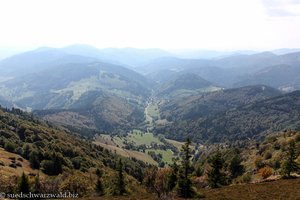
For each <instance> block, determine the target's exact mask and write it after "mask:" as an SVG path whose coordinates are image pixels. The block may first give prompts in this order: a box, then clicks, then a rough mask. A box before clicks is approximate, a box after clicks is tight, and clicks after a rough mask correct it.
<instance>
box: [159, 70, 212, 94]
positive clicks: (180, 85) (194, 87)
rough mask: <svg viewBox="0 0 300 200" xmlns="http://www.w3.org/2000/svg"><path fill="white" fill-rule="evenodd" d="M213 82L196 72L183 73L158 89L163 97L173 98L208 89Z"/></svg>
mask: <svg viewBox="0 0 300 200" xmlns="http://www.w3.org/2000/svg"><path fill="white" fill-rule="evenodd" d="M209 87H213V84H212V83H211V82H209V81H207V80H205V79H203V78H201V77H200V76H198V75H196V74H191V73H188V74H182V75H179V76H178V77H176V78H175V79H174V80H172V81H169V82H168V83H165V84H163V85H162V86H161V87H160V88H159V89H158V91H157V95H158V96H161V97H163V96H164V97H169V98H173V97H174V96H185V95H188V94H190V93H191V94H195V93H197V92H201V91H206V90H208V89H209Z"/></svg>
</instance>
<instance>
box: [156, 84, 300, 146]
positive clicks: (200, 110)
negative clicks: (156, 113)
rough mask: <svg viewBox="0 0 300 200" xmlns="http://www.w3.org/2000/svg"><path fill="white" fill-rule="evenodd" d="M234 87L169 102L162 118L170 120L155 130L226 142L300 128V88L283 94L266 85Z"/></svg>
mask: <svg viewBox="0 0 300 200" xmlns="http://www.w3.org/2000/svg"><path fill="white" fill-rule="evenodd" d="M232 90H233V91H232ZM232 90H224V91H222V92H215V93H212V94H208V95H203V97H197V96H195V97H194V99H193V98H191V97H189V98H187V99H185V100H178V101H177V103H174V102H168V103H166V104H165V105H163V106H162V108H161V118H166V119H167V120H168V121H169V122H170V123H167V124H166V125H164V126H160V127H157V128H156V132H157V133H166V134H167V137H169V138H173V139H177V140H183V139H184V138H186V137H191V138H193V139H194V140H196V141H199V142H221V141H222V142H224V141H234V140H247V139H250V138H254V139H258V140H259V139H260V138H263V137H264V134H265V133H268V132H270V131H280V130H285V129H293V130H299V129H300V124H299V102H300V101H299V99H300V92H299V91H295V92H292V93H288V94H283V95H280V92H278V91H277V90H275V89H272V88H268V87H266V86H249V87H246V88H241V89H232ZM234 90H236V91H235V92H234ZM239 90H240V91H239ZM230 93H231V94H230ZM222 96H223V97H224V99H223V100H222Z"/></svg>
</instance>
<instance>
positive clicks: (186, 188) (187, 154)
mask: <svg viewBox="0 0 300 200" xmlns="http://www.w3.org/2000/svg"><path fill="white" fill-rule="evenodd" d="M190 145H191V140H190V139H187V141H186V143H185V144H184V145H183V146H182V149H181V168H180V170H179V177H178V191H177V193H178V195H179V196H180V197H184V198H191V197H193V196H194V194H195V192H194V190H193V188H192V181H191V180H190V177H189V175H190V173H191V161H190V159H191V157H192V156H191V148H190Z"/></svg>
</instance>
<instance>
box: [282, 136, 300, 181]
mask: <svg viewBox="0 0 300 200" xmlns="http://www.w3.org/2000/svg"><path fill="white" fill-rule="evenodd" d="M296 158H297V151H296V144H295V141H294V140H292V141H291V142H290V145H289V149H288V154H287V157H286V160H285V161H284V162H283V164H282V168H281V169H282V174H283V175H284V176H286V177H288V178H289V177H291V173H292V172H295V171H298V170H300V166H299V164H298V163H297V162H296V161H295V160H296Z"/></svg>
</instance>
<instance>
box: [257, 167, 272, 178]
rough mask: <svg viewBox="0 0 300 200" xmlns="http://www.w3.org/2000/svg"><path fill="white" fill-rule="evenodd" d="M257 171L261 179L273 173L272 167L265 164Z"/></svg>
mask: <svg viewBox="0 0 300 200" xmlns="http://www.w3.org/2000/svg"><path fill="white" fill-rule="evenodd" d="M258 173H259V175H260V176H261V177H262V178H263V179H266V178H268V177H269V176H271V175H272V174H273V169H272V168H271V167H268V166H266V167H264V168H261V169H260V170H259V171H258Z"/></svg>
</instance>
